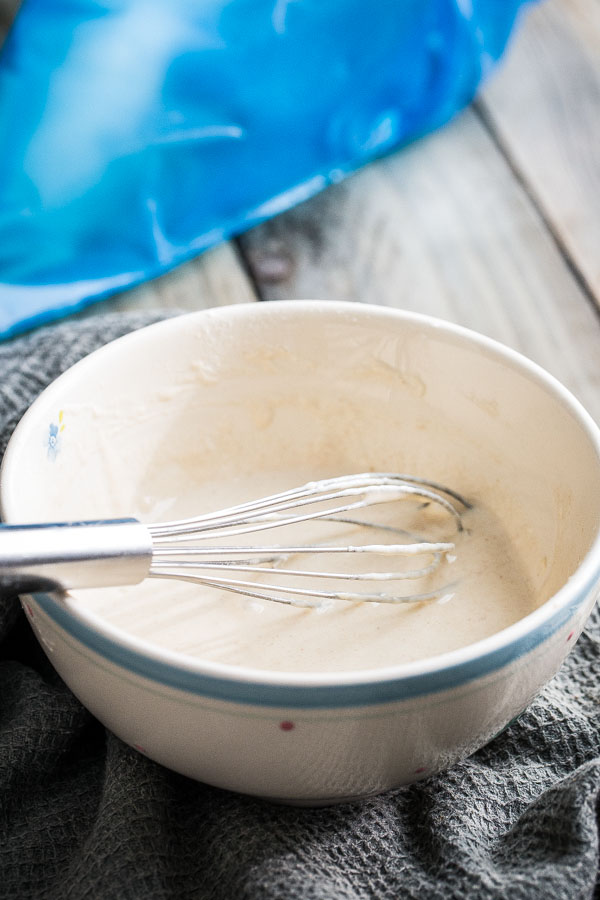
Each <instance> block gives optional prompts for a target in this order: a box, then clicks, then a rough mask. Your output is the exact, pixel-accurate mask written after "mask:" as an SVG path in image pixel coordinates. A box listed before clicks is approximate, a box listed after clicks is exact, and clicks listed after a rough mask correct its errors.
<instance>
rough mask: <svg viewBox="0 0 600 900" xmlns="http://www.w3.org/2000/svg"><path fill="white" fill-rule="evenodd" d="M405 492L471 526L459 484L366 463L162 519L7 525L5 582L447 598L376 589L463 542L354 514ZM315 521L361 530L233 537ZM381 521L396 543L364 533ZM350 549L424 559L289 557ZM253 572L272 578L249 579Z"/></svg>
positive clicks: (299, 596)
mask: <svg viewBox="0 0 600 900" xmlns="http://www.w3.org/2000/svg"><path fill="white" fill-rule="evenodd" d="M397 501H402V502H407V501H410V502H412V504H413V505H414V506H415V508H416V509H417V510H418V511H423V510H427V509H429V508H431V510H435V511H436V512H439V513H441V514H442V517H443V519H444V520H445V521H446V524H448V523H449V524H450V525H451V529H450V530H451V532H452V535H453V536H454V535H455V534H456V533H457V532H461V531H463V523H462V516H463V514H464V511H465V510H467V509H469V508H470V503H469V502H468V501H467V500H466V499H464V498H463V497H461V496H460V494H457V493H456V492H455V491H452V490H450V489H449V488H447V487H445V486H443V485H441V484H437V483H436V482H433V481H428V480H426V479H423V478H416V477H413V476H410V475H400V474H395V473H365V474H360V475H346V476H341V477H338V478H330V479H325V480H322V481H314V482H310V483H309V484H306V485H304V486H303V487H299V488H295V489H293V490H289V491H284V492H282V493H279V494H273V495H272V496H270V497H265V498H263V499H260V500H256V501H252V502H250V503H242V504H240V505H238V506H232V507H229V508H228V509H224V510H221V511H219V512H213V513H208V514H206V515H200V516H196V517H194V518H191V519H185V520H179V521H174V522H164V523H162V524H160V525H144V524H142V523H141V522H138V521H137V520H136V519H115V520H107V521H98V522H65V523H57V524H43V525H37V524H36V525H3V526H0V587H3V588H6V587H8V588H12V589H14V590H15V591H17V592H20V593H26V592H35V591H47V590H68V589H72V588H87V587H107V586H117V585H125V584H137V583H138V582H140V581H143V580H144V579H145V578H148V577H149V578H175V579H180V580H184V581H191V582H195V583H198V584H202V585H205V586H207V587H211V588H216V589H219V590H226V591H234V592H235V593H238V594H243V595H245V596H248V597H252V598H258V599H261V600H271V601H274V602H278V603H285V604H289V605H293V606H317V605H320V604H322V603H323V602H325V601H327V600H346V601H350V602H360V601H370V602H377V603H417V602H422V601H426V600H432V599H435V598H439V597H442V596H444V594H446V593H448V592H449V591H450V590H451V589H452V587H453V585H452V584H444V585H442V586H440V587H437V588H433V589H431V590H429V591H427V592H423V593H403V592H400V593H397V592H396V591H392V592H380V591H378V590H375V589H374V588H373V584H376V583H377V582H394V581H396V582H398V581H410V580H413V581H414V580H415V579H422V578H426V577H428V576H429V575H431V574H432V573H433V572H435V571H436V570H437V569H438V567H439V566H440V564H441V563H442V561H443V560H444V558H446V559H450V560H451V559H452V556H453V553H454V550H455V542H454V540H428V539H427V538H424V537H423V536H421V535H419V534H416V533H414V532H413V531H407V530H404V529H402V528H399V527H397V525H396V524H385V523H377V522H373V521H369V520H368V519H365V518H363V513H359V517H358V518H357V517H356V516H355V513H357V512H358V511H361V510H370V509H371V508H372V507H376V506H379V505H381V504H388V503H392V502H397ZM313 521H315V522H319V523H326V522H329V523H337V525H340V524H341V525H343V526H350V527H351V528H353V529H357V530H358V531H359V532H360V535H361V536H362V538H361V540H359V541H358V542H356V543H352V544H348V543H343V544H336V543H332V542H331V540H330V539H329V540H326V541H322V542H319V543H315V544H312V545H310V546H307V545H304V544H299V545H298V546H294V545H293V544H291V545H289V546H288V545H284V546H281V545H279V544H270V543H269V544H267V545H265V546H255V545H252V546H249V545H244V546H242V545H239V544H237V543H230V539H232V538H237V537H238V536H239V535H245V534H253V533H256V532H260V531H272V530H274V529H277V530H278V531H279V530H280V529H282V528H288V527H292V528H293V527H294V526H297V525H300V524H302V523H306V522H313ZM374 530H377V531H380V532H385V533H386V536H387V537H390V536H394V537H395V542H394V543H367V542H365V541H364V536H365V535H368V534H369V533H373V531H374ZM399 538H401V539H402V540H401V542H398V541H399ZM348 554H362V555H364V558H365V559H366V560H370V559H371V558H372V557H383V558H385V559H390V558H391V559H393V560H394V565H395V566H397V565H398V563H397V560H400V559H402V560H411V559H412V560H415V561H416V562H415V563H413V565H409V567H407V568H400V569H398V570H396V569H394V570H393V571H390V570H385V571H359V572H354V571H352V572H344V570H343V569H344V567H343V565H342V566H338V567H337V568H338V571H330V570H329V569H327V570H326V571H315V570H314V569H310V570H305V569H303V568H298V567H294V568H289V567H288V563H289V561H290V559H292V558H293V557H296V556H298V557H300V558H305V557H306V556H313V557H322V556H325V555H326V556H329V555H333V556H341V557H342V558H343V557H344V556H347V555H348ZM283 566H285V568H284V567H283ZM340 569H341V571H340ZM247 576H255V577H256V576H259V577H260V578H261V579H263V580H261V581H253V580H248V577H247ZM273 576H274V578H275V580H274V582H273V583H272V578H273ZM302 579H308V580H309V582H310V584H309V586H307V587H306V586H305V587H301V586H298V584H297V581H299V580H300V581H301V580H302ZM330 580H334V581H335V580H337V581H343V582H345V583H348V582H350V586H354V585H355V583H356V582H370V583H371V587H369V588H368V589H365V590H348V589H345V588H344V589H339V588H336V589H332V590H328V589H326V588H325V587H324V586H323V585H324V584H326V583H328V582H329V581H330ZM315 582H317V583H318V584H317V586H316V587H314V586H313V584H314V583H315Z"/></svg>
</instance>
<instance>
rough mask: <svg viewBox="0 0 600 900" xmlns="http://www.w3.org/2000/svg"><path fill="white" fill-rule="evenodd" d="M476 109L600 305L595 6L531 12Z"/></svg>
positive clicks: (583, 3)
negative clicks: (503, 64)
mask: <svg viewBox="0 0 600 900" xmlns="http://www.w3.org/2000/svg"><path fill="white" fill-rule="evenodd" d="M481 110H482V113H483V115H484V117H485V118H486V120H487V121H488V124H489V126H490V127H491V129H492V130H493V132H494V133H495V135H496V138H497V140H498V142H499V144H500V145H501V147H502V149H503V151H504V153H505V154H506V155H507V157H508V158H509V159H510V161H511V164H512V165H513V167H514V169H515V172H516V174H517V176H518V177H519V178H521V179H522V180H523V182H524V183H525V184H526V185H527V187H528V190H529V191H530V192H531V195H532V197H533V198H534V199H535V202H536V203H537V204H538V205H539V207H540V209H541V210H542V212H543V215H544V217H545V218H546V219H547V221H548V224H549V226H550V228H551V229H552V231H553V233H554V235H555V238H556V240H557V243H558V244H559V246H561V248H562V249H563V251H564V252H565V254H566V255H567V256H568V258H569V259H570V261H571V263H572V265H573V267H574V268H575V270H576V271H577V272H578V273H579V275H580V276H581V278H582V280H583V282H584V284H585V286H586V288H587V290H588V291H589V293H590V295H591V296H592V297H593V298H594V299H595V301H596V302H597V303H598V304H599V305H600V212H599V211H600V3H598V2H596V0H547V2H545V3H541V4H540V5H539V6H538V7H536V8H534V9H532V11H531V12H530V13H529V15H528V17H527V19H526V21H525V23H524V27H523V28H522V30H521V31H520V32H519V34H518V36H517V38H516V40H515V41H514V43H513V46H512V47H511V51H510V53H509V55H508V57H507V62H506V65H505V68H504V70H503V71H501V72H500V73H499V75H498V77H496V78H493V79H492V81H491V83H490V85H489V87H488V88H487V89H486V90H485V92H484V94H483V97H482V100H481Z"/></svg>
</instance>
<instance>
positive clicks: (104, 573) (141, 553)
mask: <svg viewBox="0 0 600 900" xmlns="http://www.w3.org/2000/svg"><path fill="white" fill-rule="evenodd" d="M151 561H152V539H151V537H150V532H149V531H148V529H147V528H146V526H145V525H142V524H141V522H138V521H137V519H113V520H106V521H100V522H57V523H52V524H44V525H0V588H1V589H2V590H3V591H4V590H7V591H10V592H14V593H27V592H32V591H44V590H68V589H69V588H87V587H109V586H116V585H122V584H137V583H138V582H140V581H143V579H144V578H145V577H146V576H147V575H148V570H149V568H150V563H151Z"/></svg>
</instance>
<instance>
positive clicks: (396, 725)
mask: <svg viewBox="0 0 600 900" xmlns="http://www.w3.org/2000/svg"><path fill="white" fill-rule="evenodd" d="M267 401H268V402H267ZM382 409H384V411H385V414H384V415H382ZM435 421H448V422H450V423H451V425H452V427H451V429H450V430H449V432H448V434H449V435H450V437H449V438H448V440H447V441H440V440H432V442H431V445H430V446H428V448H427V450H426V451H425V452H424V453H423V454H420V455H419V458H418V459H417V458H415V454H416V449H415V448H416V447H417V444H415V443H414V442H413V441H412V438H411V435H413V434H414V432H415V430H418V429H421V430H422V429H423V427H425V428H427V423H428V422H435ZM299 422H300V425H298V423H299ZM342 426H343V430H342V431H340V428H341V427H342ZM224 435H225V438H226V439H225V440H224ZM224 447H226V448H228V449H226V450H224V449H223V448H224ZM332 448H333V449H332ZM190 452H194V453H196V454H197V458H198V462H199V465H200V464H201V469H202V472H201V475H202V477H209V478H210V477H216V478H218V477H219V472H220V471H221V472H222V471H226V470H227V469H228V468H231V467H232V466H237V467H240V466H241V465H242V460H243V465H244V466H246V467H247V469H248V470H251V469H252V467H254V466H266V467H268V466H269V465H273V466H281V465H282V464H287V463H290V465H292V466H293V465H294V464H295V463H297V461H298V459H300V458H301V459H302V461H303V463H306V462H307V461H308V463H310V462H311V460H312V458H313V457H314V461H315V463H319V464H320V463H322V455H323V453H326V452H327V453H329V454H330V455H331V454H332V455H331V459H330V460H329V463H328V464H329V465H330V466H331V468H332V469H333V470H335V468H336V467H337V468H338V469H339V471H340V472H343V471H362V470H366V469H367V468H369V467H374V468H377V469H383V470H397V469H398V468H400V467H401V468H402V469H404V470H405V471H413V472H416V473H417V474H429V475H430V476H431V477H440V476H441V478H442V479H443V480H445V481H446V482H449V483H451V484H453V485H454V486H456V487H457V488H458V489H459V490H461V491H463V492H466V493H467V494H469V493H470V492H472V491H474V492H477V491H480V489H481V488H482V485H481V483H478V482H481V478H482V475H481V472H482V471H484V472H485V473H486V475H485V477H486V478H487V480H488V481H489V483H490V485H492V486H493V489H494V490H493V494H494V497H495V500H494V502H495V503H497V504H498V513H499V514H500V515H502V516H503V517H504V518H505V519H507V521H506V525H507V527H508V528H509V529H511V531H512V532H513V533H514V534H515V535H516V538H517V542H518V543H519V546H520V547H521V552H522V554H523V558H524V563H525V565H526V568H527V571H528V573H529V576H530V578H531V580H532V582H533V583H534V584H535V585H536V587H539V588H540V590H542V589H544V590H546V592H547V593H548V595H549V596H550V595H551V596H550V599H548V600H547V601H546V602H545V603H543V605H542V606H541V607H539V608H537V609H536V610H535V611H534V612H532V613H531V614H529V615H527V616H526V617H525V618H523V619H521V620H519V621H518V622H516V624H513V625H511V626H510V627H508V628H505V629H504V630H503V631H501V632H499V633H496V634H494V635H492V636H491V637H488V638H486V639H484V640H480V641H478V642H477V643H475V644H471V645H470V646H467V647H465V648H463V649H459V650H454V651H452V652H447V653H444V654H442V655H439V656H436V657H433V658H429V659H425V660H423V661H420V662H412V663H406V664H404V665H395V666H387V667H386V668H381V669H377V668H374V669H369V670H364V671H356V672H333V673H332V672H329V673H326V672H325V673H323V672H321V673H319V672H313V673H302V672H281V673H280V672H268V671H263V670H260V669H258V668H255V669H250V668H241V667H235V666H231V665H225V664H222V663H216V662H207V661H206V660H202V659H200V658H195V657H193V656H190V655H187V656H186V655H184V654H181V653H176V652H173V651H169V650H167V649H164V648H161V646H158V645H157V644H155V643H150V642H149V641H147V640H144V639H142V638H140V637H135V636H133V635H131V634H128V633H126V632H124V631H122V630H119V629H118V628H116V627H115V626H112V625H110V624H109V623H107V622H106V621H103V619H102V618H101V617H99V616H98V615H97V614H95V613H93V612H91V611H90V610H88V609H86V607H85V604H81V603H79V602H78V600H77V597H71V596H68V595H67V596H66V597H64V598H59V597H53V596H50V595H36V596H34V597H27V598H24V600H23V602H24V607H25V610H26V613H27V615H28V617H29V619H30V622H31V625H32V627H33V628H34V630H35V632H36V634H37V636H38V638H39V640H40V642H41V644H42V646H43V647H44V649H45V650H46V652H47V653H48V655H49V657H50V659H51V660H52V662H53V664H54V666H55V667H56V669H57V670H58V672H59V673H60V674H61V676H62V677H63V678H64V680H65V681H66V683H67V684H68V685H69V686H70V687H71V689H72V690H73V691H74V693H75V694H76V695H77V696H78V697H79V698H80V699H81V701H82V703H84V704H85V706H87V707H88V708H89V709H90V710H91V711H92V712H93V713H94V714H95V715H96V716H97V717H98V718H99V719H100V720H101V721H102V722H103V723H104V724H105V725H106V726H107V727H108V728H110V729H111V730H112V731H113V732H114V733H115V734H117V735H119V736H120V737H121V738H122V739H123V740H125V741H126V742H128V743H129V744H131V745H132V746H134V747H137V748H138V749H139V750H140V751H141V752H144V753H146V754H147V755H148V756H150V757H151V758H153V759H155V760H157V761H158V762H160V763H163V764H164V765H166V766H168V767H170V768H172V769H174V770H176V771H179V772H182V773H184V774H186V775H189V776H191V777H193V778H197V779H200V780H202V781H206V782H208V783H210V784H214V785H218V786H222V787H225V788H229V789H232V790H235V791H241V792H245V793H249V794H255V795H259V796H262V797H266V798H272V799H275V800H278V801H284V802H285V801H287V802H294V803H307V804H310V803H327V802H335V801H339V800H342V799H345V798H351V797H352V798H354V797H360V796H364V795H368V794H372V793H376V792H379V791H382V790H385V789H387V788H390V787H393V786H396V785H400V784H403V783H407V782H410V781H412V780H416V779H418V778H421V777H425V776H426V775H428V774H430V773H432V772H434V771H437V770H439V769H442V768H444V767H447V766H449V765H451V764H452V763H454V762H455V761H457V760H458V759H460V758H462V757H464V756H466V755H468V754H469V753H471V752H473V751H474V750H475V749H477V748H478V747H481V746H482V745H483V744H484V743H485V742H486V741H488V740H489V739H490V738H491V737H492V736H494V735H495V734H496V733H497V732H499V731H500V730H501V729H502V728H504V727H505V726H506V724H507V723H508V722H509V721H510V720H511V719H512V718H513V717H515V716H516V715H517V714H518V713H519V712H521V711H522V710H523V709H524V707H525V706H526V705H527V703H528V702H529V701H530V700H531V698H532V697H533V696H534V695H535V694H536V692H537V691H538V690H539V689H540V687H541V686H542V685H543V684H544V683H545V682H546V681H547V680H548V679H549V678H551V677H552V675H553V674H554V673H555V672H556V671H557V669H558V667H559V665H560V663H561V661H562V660H563V658H564V657H565V655H566V654H567V652H568V651H569V649H570V648H571V647H572V645H573V642H574V641H575V640H576V638H577V636H578V634H579V633H580V631H581V629H582V628H583V625H584V623H585V620H586V618H587V616H588V614H589V612H590V610H591V608H592V605H593V603H594V602H595V599H596V597H597V595H598V584H599V576H600V535H599V524H600V434H599V431H598V428H597V427H596V426H595V424H594V423H593V422H592V420H591V419H590V418H589V416H588V415H587V414H586V413H585V411H584V410H583V409H582V408H581V406H580V405H579V403H578V402H577V401H576V400H575V399H574V398H573V397H572V396H571V395H570V394H569V393H568V392H567V391H566V390H565V389H564V388H563V387H562V386H561V385H560V384H558V383H557V381H556V380H555V379H553V378H552V377H551V376H549V375H548V374H547V373H545V372H544V371H542V370H541V369H540V368H539V367H537V366H536V365H534V364H532V363H531V362H529V361H528V360H526V359H524V358H523V357H521V356H519V355H518V354H516V353H514V352H513V351H511V350H509V349H507V348H505V347H502V346H500V345H498V344H497V343H494V342H493V341H490V340H488V339H487V338H484V337H481V336H479V335H476V334H473V333H471V332H469V331H466V330H464V329H462V328H458V327H456V326H454V325H450V324H447V323H443V322H440V321H436V320H433V319H430V318H426V317H421V316H417V315H413V314H408V313H402V312H398V311H394V310H389V309H385V308H381V307H374V306H362V305H355V304H340V303H319V302H313V301H296V302H289V303H275V304H266V303H265V304H253V305H248V306H236V307H231V308H221V309H215V310H210V311H207V312H200V313H194V314H191V315H187V316H183V317H180V318H176V319H171V320H168V321H165V322H163V323H160V324H157V325H153V326H151V327H149V328H146V329H143V330H142V331H138V332H136V333H134V334H131V335H128V336H126V337H124V338H121V339H120V340H118V341H115V342H114V343H112V344H109V345H107V346H106V347H104V348H102V349H101V350H99V351H97V352H96V353H93V354H92V355H91V356H89V357H87V358H86V359H84V360H83V361H82V362H80V363H79V364H78V365H76V366H74V367H73V368H72V369H70V370H69V371H68V372H67V373H66V374H64V375H63V376H62V377H61V378H59V379H58V380H57V381H56V382H55V383H54V384H52V385H51V386H50V387H49V388H48V389H47V390H46V391H45V392H44V393H43V395H42V396H41V397H40V398H39V399H38V400H37V401H36V402H35V403H34V404H33V406H32V408H31V409H30V411H29V412H28V413H27V415H26V416H25V417H24V419H23V421H22V422H21V424H20V425H19V426H18V428H17V429H16V431H15V434H14V435H13V437H12V439H11V441H10V444H9V447H8V450H7V452H6V456H5V459H4V463H3V467H2V472H1V482H0V489H1V494H0V496H1V503H2V512H3V516H4V518H5V520H6V521H8V522H24V521H35V520H50V521H57V520H61V519H69V518H90V517H96V516H97V517H114V516H119V515H124V514H127V513H131V512H134V511H135V510H136V509H138V508H139V506H140V496H141V495H143V493H144V491H145V490H147V484H146V483H145V481H146V480H147V479H148V477H149V473H150V471H152V472H153V473H154V474H153V475H152V489H153V490H154V491H155V492H160V491H162V490H164V491H165V493H166V495H167V494H168V492H169V484H170V478H171V476H172V473H173V471H174V470H175V469H176V468H177V466H178V465H179V464H180V462H181V459H182V457H183V456H185V455H186V454H187V456H188V457H189V454H190ZM188 462H189V460H188ZM242 467H243V466H242ZM157 472H158V473H161V474H160V475H157ZM478 473H479V474H478Z"/></svg>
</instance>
